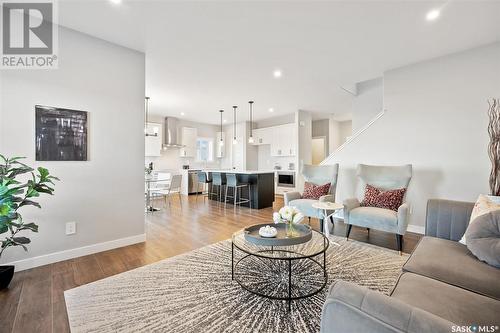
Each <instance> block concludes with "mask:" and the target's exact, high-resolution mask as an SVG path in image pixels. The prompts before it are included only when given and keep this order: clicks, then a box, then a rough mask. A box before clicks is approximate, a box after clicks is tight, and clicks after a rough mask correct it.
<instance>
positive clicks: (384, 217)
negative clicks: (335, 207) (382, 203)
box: [349, 207, 398, 232]
mask: <svg viewBox="0 0 500 333" xmlns="http://www.w3.org/2000/svg"><path fill="white" fill-rule="evenodd" d="M349 224H354V225H358V226H361V227H369V228H373V229H377V230H381V231H387V232H396V230H397V225H398V216H397V213H396V212H395V211H393V210H390V209H384V208H377V207H358V208H354V209H352V210H351V211H350V212H349Z"/></svg>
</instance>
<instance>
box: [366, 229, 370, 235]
mask: <svg viewBox="0 0 500 333" xmlns="http://www.w3.org/2000/svg"><path fill="white" fill-rule="evenodd" d="M366 231H367V232H368V236H370V228H366Z"/></svg>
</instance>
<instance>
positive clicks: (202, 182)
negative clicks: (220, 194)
mask: <svg viewBox="0 0 500 333" xmlns="http://www.w3.org/2000/svg"><path fill="white" fill-rule="evenodd" d="M211 184H212V180H210V179H208V177H207V173H206V172H204V171H200V172H198V185H197V187H196V201H198V194H200V186H201V195H202V196H203V199H205V197H207V198H209V196H210V191H211V186H210V185H211ZM205 187H206V190H205Z"/></svg>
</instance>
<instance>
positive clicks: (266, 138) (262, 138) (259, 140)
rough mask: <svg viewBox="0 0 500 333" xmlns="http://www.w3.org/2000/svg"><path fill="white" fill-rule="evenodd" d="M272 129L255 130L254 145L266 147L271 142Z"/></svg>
mask: <svg viewBox="0 0 500 333" xmlns="http://www.w3.org/2000/svg"><path fill="white" fill-rule="evenodd" d="M273 131H274V127H265V128H257V129H254V130H253V133H252V134H253V137H254V143H253V144H254V145H256V146H259V145H268V144H271V142H272V141H273Z"/></svg>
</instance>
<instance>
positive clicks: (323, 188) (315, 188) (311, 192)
mask: <svg viewBox="0 0 500 333" xmlns="http://www.w3.org/2000/svg"><path fill="white" fill-rule="evenodd" d="M330 185H331V184H330V183H326V184H324V185H314V184H313V183H309V182H305V184H304V194H302V199H314V200H319V198H320V197H321V196H323V195H327V194H328V192H330Z"/></svg>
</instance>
